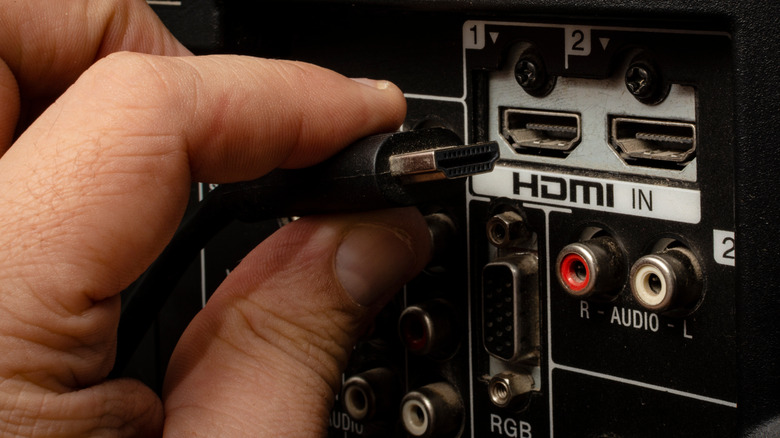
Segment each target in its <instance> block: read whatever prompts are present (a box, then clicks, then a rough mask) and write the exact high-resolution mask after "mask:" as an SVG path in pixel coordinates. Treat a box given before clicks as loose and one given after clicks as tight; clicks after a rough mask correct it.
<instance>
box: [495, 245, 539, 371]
mask: <svg viewBox="0 0 780 438" xmlns="http://www.w3.org/2000/svg"><path fill="white" fill-rule="evenodd" d="M538 277H539V267H538V259H537V257H536V255H535V254H531V253H524V254H517V255H513V256H509V257H504V258H501V259H498V260H495V261H493V262H491V263H488V264H487V265H486V266H485V268H484V269H483V270H482V323H483V341H484V344H485V349H486V350H487V351H488V353H489V354H490V355H492V356H494V357H496V358H498V359H501V360H504V361H508V362H516V361H521V360H530V359H536V358H538V352H539V345H540V334H539V324H540V320H539V313H540V309H539V281H538Z"/></svg>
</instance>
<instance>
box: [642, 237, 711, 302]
mask: <svg viewBox="0 0 780 438" xmlns="http://www.w3.org/2000/svg"><path fill="white" fill-rule="evenodd" d="M702 279H703V276H702V272H701V267H700V265H699V262H698V260H697V259H696V256H695V255H694V254H693V252H692V251H691V250H689V249H688V248H685V247H684V246H667V247H666V248H664V249H662V250H660V251H658V252H656V253H654V254H650V255H646V256H644V257H642V258H640V259H639V260H637V261H636V263H634V265H633V266H632V267H631V273H630V274H629V283H630V284H631V293H632V294H633V296H634V299H635V300H636V301H637V302H638V303H639V304H640V305H641V306H642V307H644V308H645V309H648V310H651V311H653V312H659V313H664V314H667V315H671V316H685V315H687V314H689V313H690V312H691V311H693V310H694V308H695V306H696V304H697V303H698V302H699V300H700V299H701V297H702V283H703V280H702Z"/></svg>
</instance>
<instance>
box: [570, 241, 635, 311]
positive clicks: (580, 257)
mask: <svg viewBox="0 0 780 438" xmlns="http://www.w3.org/2000/svg"><path fill="white" fill-rule="evenodd" d="M625 271H626V263H625V258H624V257H623V253H622V251H621V250H620V247H619V246H618V244H617V242H616V241H615V239H613V238H612V237H609V236H599V237H594V238H591V239H589V240H586V241H583V242H576V243H572V244H570V245H566V246H565V247H564V248H563V249H562V250H561V252H560V253H559V254H558V259H557V262H556V269H555V273H556V276H557V277H558V282H559V283H560V284H561V286H562V287H563V289H564V290H565V291H566V292H567V293H568V294H569V295H571V296H574V297H576V298H581V299H584V298H592V297H593V298H606V299H611V298H614V297H615V296H616V295H617V293H618V292H620V289H621V288H622V286H623V283H624V282H625V275H626V274H625Z"/></svg>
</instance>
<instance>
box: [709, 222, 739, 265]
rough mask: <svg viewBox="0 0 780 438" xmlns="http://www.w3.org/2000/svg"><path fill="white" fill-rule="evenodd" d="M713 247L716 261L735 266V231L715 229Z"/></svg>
mask: <svg viewBox="0 0 780 438" xmlns="http://www.w3.org/2000/svg"><path fill="white" fill-rule="evenodd" d="M712 240H713V242H712V243H713V248H714V250H715V252H714V253H713V256H714V257H715V261H716V262H717V263H720V264H721V265H726V266H734V261H735V260H736V257H735V255H734V244H735V243H736V240H734V232H733V231H723V230H713V232H712Z"/></svg>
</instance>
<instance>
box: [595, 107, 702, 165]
mask: <svg viewBox="0 0 780 438" xmlns="http://www.w3.org/2000/svg"><path fill="white" fill-rule="evenodd" d="M609 142H610V144H611V145H612V147H613V148H615V150H617V152H618V154H620V156H621V158H623V160H624V161H626V163H627V164H630V165H638V166H648V167H660V168H667V169H680V168H682V167H684V166H685V165H686V164H688V163H689V162H690V161H691V160H693V158H694V157H695V156H696V125H695V124H693V123H685V122H674V121H669V120H652V119H636V118H627V117H613V118H612V119H611V121H610V135H609Z"/></svg>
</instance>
